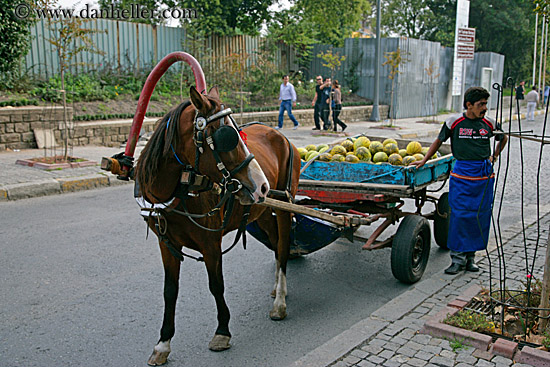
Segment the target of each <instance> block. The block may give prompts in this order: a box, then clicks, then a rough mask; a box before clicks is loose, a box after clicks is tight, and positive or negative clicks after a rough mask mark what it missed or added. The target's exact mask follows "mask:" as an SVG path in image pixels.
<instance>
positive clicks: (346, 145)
mask: <svg viewBox="0 0 550 367" xmlns="http://www.w3.org/2000/svg"><path fill="white" fill-rule="evenodd" d="M341 145H342V146H343V147H344V148H346V151H348V152H353V141H351V140H347V139H346V140H344V141H343V142H342V144H341Z"/></svg>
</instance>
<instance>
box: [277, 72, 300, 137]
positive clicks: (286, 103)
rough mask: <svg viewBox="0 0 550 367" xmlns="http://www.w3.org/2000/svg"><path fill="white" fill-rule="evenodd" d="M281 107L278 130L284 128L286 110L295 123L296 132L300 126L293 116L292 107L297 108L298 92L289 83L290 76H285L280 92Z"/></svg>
mask: <svg viewBox="0 0 550 367" xmlns="http://www.w3.org/2000/svg"><path fill="white" fill-rule="evenodd" d="M279 105H280V107H279V125H278V126H277V127H276V129H281V128H282V127H283V116H284V113H285V110H286V112H287V114H288V117H289V118H290V120H291V121H292V122H293V123H294V130H296V129H297V128H298V126H300V124H299V123H298V121H296V118H295V117H294V115H293V114H292V106H293V105H294V107H296V91H295V90H294V86H293V85H292V84H291V83H289V81H288V75H285V76H283V83H282V84H281V88H280V90H279Z"/></svg>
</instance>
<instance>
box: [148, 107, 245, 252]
mask: <svg viewBox="0 0 550 367" xmlns="http://www.w3.org/2000/svg"><path fill="white" fill-rule="evenodd" d="M231 112H232V111H231V109H230V108H224V105H223V104H222V105H221V110H220V111H219V112H216V113H214V114H212V115H210V116H204V115H202V114H201V113H200V112H199V111H198V110H196V111H195V119H194V123H193V141H194V143H195V165H194V166H192V165H190V164H185V163H184V162H183V161H182V160H181V159H180V158H179V157H178V155H177V153H176V150H175V149H174V147H173V145H172V144H170V149H171V150H172V153H173V154H174V157H175V158H176V160H177V161H178V163H179V164H180V165H182V166H183V170H182V176H181V177H182V178H181V180H180V183H179V184H178V187H177V188H176V193H175V196H176V198H178V199H179V200H176V201H175V205H174V206H172V205H171V206H169V207H166V208H164V209H160V210H159V209H154V211H155V213H156V215H155V216H156V217H157V224H156V227H157V233H158V235H159V236H160V237H161V238H162V240H163V242H164V243H165V244H166V245H167V246H168V249H169V250H170V252H171V253H172V254H173V255H174V256H175V257H176V258H178V259H179V260H180V261H183V256H187V257H191V258H194V259H195V260H202V259H201V258H196V257H194V256H191V255H187V254H185V253H183V252H182V251H181V250H179V249H177V248H175V247H174V246H173V245H172V244H171V242H170V240H169V238H168V236H167V235H166V232H167V228H166V223H167V222H166V220H164V222H161V219H162V215H163V213H162V212H166V213H175V214H180V215H183V216H186V217H187V218H189V220H190V221H191V222H192V223H194V224H195V225H196V226H198V227H199V228H201V229H203V230H206V231H210V232H220V231H223V230H224V229H225V228H226V227H227V225H228V223H229V220H230V219H231V216H232V213H233V208H234V204H235V194H236V193H237V192H239V190H241V189H242V187H243V185H242V183H241V182H240V181H239V180H238V179H237V178H235V175H236V174H237V173H238V172H240V171H241V170H243V169H244V168H245V167H247V166H248V165H249V164H250V162H251V161H252V160H253V159H254V154H252V153H251V152H250V151H249V150H248V147H247V145H246V133H244V132H243V131H242V130H241V129H240V127H239V126H238V125H237V123H236V122H235V120H234V119H233V117H232V116H231ZM225 118H228V119H229V122H230V123H229V124H225V123H224V121H225ZM215 121H219V126H218V128H217V129H216V130H215V131H214V133H212V134H211V135H209V134H208V131H207V129H206V128H207V126H208V125H210V124H212V123H214V122H215ZM169 126H170V118H168V120H167V122H166V131H168V128H169ZM241 142H242V146H243V147H244V149H245V152H246V153H247V154H246V157H245V158H244V160H243V161H242V162H241V163H239V164H238V165H237V166H236V167H235V168H233V169H232V170H228V169H227V167H226V166H225V164H224V163H223V161H222V159H221V157H220V153H224V152H225V153H227V152H231V151H233V150H235V149H237V147H238V145H239V143H241ZM205 143H206V144H207V145H208V147H209V148H210V149H211V150H212V154H213V155H214V159H215V160H216V167H217V168H218V170H219V171H220V172H221V174H222V179H221V180H220V181H219V182H217V183H216V185H217V187H218V194H220V195H221V198H220V201H219V202H218V204H216V206H214V207H213V208H212V209H211V210H210V211H208V212H207V213H201V214H195V213H190V212H189V210H188V208H187V204H186V199H187V198H188V196H198V195H199V194H200V192H204V191H210V190H213V189H214V188H215V184H214V182H212V180H211V179H210V178H208V177H207V176H206V175H203V174H201V172H200V170H199V162H200V156H201V154H203V153H204V149H205ZM225 204H227V205H226V206H225V208H224V214H223V221H222V224H221V227H219V228H216V229H212V228H208V227H205V226H203V225H201V224H199V223H197V221H196V220H195V219H198V218H205V217H210V216H213V215H215V214H216V212H218V211H220V210H221V208H222V207H223V206H224V205H225ZM177 206H181V208H182V209H183V210H178V209H176V207H177ZM250 208H251V205H246V206H244V208H243V210H244V212H243V218H242V220H241V224H240V225H239V229H238V231H237V236H236V237H235V241H234V243H233V244H232V245H231V246H230V247H229V248H228V249H226V250H225V251H223V253H222V254H225V253H227V252H228V251H230V250H231V249H232V248H233V247H234V246H235V245H236V244H237V242H238V241H239V240H240V238H241V235H242V236H243V246H245V248H246V236H244V232H245V228H246V224H247V222H248V216H249V215H250ZM162 223H164V228H163V226H162V225H161V224H162Z"/></svg>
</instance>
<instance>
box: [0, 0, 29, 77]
mask: <svg viewBox="0 0 550 367" xmlns="http://www.w3.org/2000/svg"><path fill="white" fill-rule="evenodd" d="M19 4H28V5H30V1H29V2H27V1H13V0H0V34H2V42H0V74H5V73H11V72H13V71H15V70H16V69H17V67H18V66H19V60H21V58H23V57H24V56H25V55H26V54H27V52H28V50H29V44H30V29H29V26H30V25H31V24H32V22H33V20H32V19H17V18H16V17H15V15H14V10H15V7H16V5H19ZM4 78H5V76H3V77H2V78H0V81H1V80H2V79H4Z"/></svg>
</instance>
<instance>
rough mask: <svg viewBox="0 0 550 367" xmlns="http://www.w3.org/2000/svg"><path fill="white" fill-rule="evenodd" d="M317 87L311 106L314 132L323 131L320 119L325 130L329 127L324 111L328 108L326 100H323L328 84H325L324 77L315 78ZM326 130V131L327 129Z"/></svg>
mask: <svg viewBox="0 0 550 367" xmlns="http://www.w3.org/2000/svg"><path fill="white" fill-rule="evenodd" d="M315 81H316V82H317V85H316V86H315V97H313V101H312V102H311V105H312V106H313V121H314V122H315V127H314V128H313V129H312V130H321V124H320V122H319V117H321V119H322V120H323V128H324V127H325V126H327V122H326V121H325V116H324V114H323V111H324V110H325V107H327V106H326V102H327V101H326V98H323V89H325V87H326V86H327V83H323V77H322V76H321V75H319V76H317V77H316V78H315ZM325 130H326V129H325Z"/></svg>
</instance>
